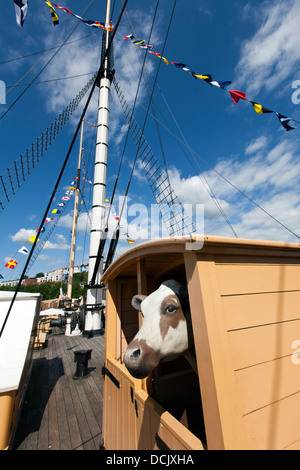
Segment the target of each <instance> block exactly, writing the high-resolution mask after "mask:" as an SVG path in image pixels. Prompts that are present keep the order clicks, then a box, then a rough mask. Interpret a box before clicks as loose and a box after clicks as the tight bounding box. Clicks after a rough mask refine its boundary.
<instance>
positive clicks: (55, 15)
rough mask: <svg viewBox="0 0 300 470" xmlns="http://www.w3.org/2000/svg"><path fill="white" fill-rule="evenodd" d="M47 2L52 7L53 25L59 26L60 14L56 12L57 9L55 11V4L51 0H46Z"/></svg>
mask: <svg viewBox="0 0 300 470" xmlns="http://www.w3.org/2000/svg"><path fill="white" fill-rule="evenodd" d="M45 3H47V5H48V7H49V8H50V12H51V18H52V21H53V26H57V25H58V24H59V19H58V16H57V14H56V11H55V9H54V7H53V5H52V4H51V3H50V2H49V0H45Z"/></svg>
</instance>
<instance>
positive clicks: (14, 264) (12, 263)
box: [5, 259, 18, 269]
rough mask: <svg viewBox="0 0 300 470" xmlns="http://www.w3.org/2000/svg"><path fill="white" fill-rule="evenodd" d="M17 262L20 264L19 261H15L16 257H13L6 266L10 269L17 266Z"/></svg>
mask: <svg viewBox="0 0 300 470" xmlns="http://www.w3.org/2000/svg"><path fill="white" fill-rule="evenodd" d="M17 264H18V262H17V261H15V260H14V259H11V260H10V261H8V263H6V265H5V267H6V268H9V269H15V266H16V265H17Z"/></svg>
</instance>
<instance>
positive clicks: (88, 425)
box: [11, 328, 104, 450]
mask: <svg viewBox="0 0 300 470" xmlns="http://www.w3.org/2000/svg"><path fill="white" fill-rule="evenodd" d="M47 340H48V341H47V346H46V347H45V348H43V349H41V350H39V351H35V352H34V356H33V368H32V373H31V377H30V382H29V386H28V389H27V392H26V396H25V400H24V404H23V408H22V412H21V415H20V419H19V424H18V426H17V429H16V433H15V437H14V441H13V444H12V447H11V448H12V449H14V450H75V449H76V450H98V449H99V447H100V443H101V427H102V393H103V376H102V366H103V363H104V336H100V337H96V338H90V339H87V338H83V337H82V336H74V337H67V336H65V335H64V334H63V331H62V330H59V329H58V328H54V329H53V331H52V334H48V335H47ZM79 349H83V350H87V349H92V355H91V359H90V360H89V362H88V367H89V371H90V376H89V377H86V378H84V379H81V380H73V375H74V373H75V371H76V364H75V362H74V351H76V350H79Z"/></svg>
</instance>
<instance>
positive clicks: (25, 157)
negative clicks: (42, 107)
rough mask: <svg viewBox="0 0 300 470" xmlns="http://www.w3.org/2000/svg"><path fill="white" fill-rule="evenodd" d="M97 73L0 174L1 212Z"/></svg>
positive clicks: (45, 150) (56, 134)
mask: <svg viewBox="0 0 300 470" xmlns="http://www.w3.org/2000/svg"><path fill="white" fill-rule="evenodd" d="M96 77H97V73H95V74H94V76H93V77H92V78H91V79H90V80H89V81H88V83H87V84H86V85H85V86H84V87H83V88H82V90H81V91H80V92H79V93H78V94H77V95H76V96H75V98H74V99H73V100H72V101H71V102H70V104H69V105H68V106H67V107H66V108H65V109H64V111H63V112H62V113H61V114H59V115H58V116H57V117H56V119H55V120H54V121H53V122H52V123H51V124H50V126H48V127H47V129H46V130H45V131H44V132H43V133H42V134H41V136H40V137H38V138H37V139H36V140H35V141H34V142H33V143H32V144H31V145H30V147H28V148H27V149H26V150H25V152H24V153H23V154H22V155H21V156H20V157H19V158H18V159H17V160H15V161H14V162H13V164H12V165H11V166H10V167H9V168H7V171H5V172H4V173H3V175H0V213H1V212H2V211H3V209H4V208H5V207H6V206H7V204H8V203H9V202H10V200H11V199H12V198H13V196H14V195H15V194H16V192H17V191H18V189H20V187H21V186H22V184H23V183H24V181H25V180H26V179H27V177H28V176H29V175H30V173H31V171H32V170H33V169H34V168H35V167H36V165H37V163H39V161H40V160H41V158H42V157H43V155H44V154H45V153H46V152H47V150H48V147H50V145H51V144H52V142H53V141H54V140H55V138H56V137H57V136H58V134H59V133H60V131H61V130H62V128H63V127H64V125H65V124H66V123H67V121H68V119H69V118H70V116H71V115H72V113H73V112H74V111H75V109H76V108H77V106H78V105H79V103H80V102H81V100H82V98H83V97H84V96H85V94H86V92H87V91H88V90H89V88H90V87H91V85H92V83H93V82H94V81H95V79H96Z"/></svg>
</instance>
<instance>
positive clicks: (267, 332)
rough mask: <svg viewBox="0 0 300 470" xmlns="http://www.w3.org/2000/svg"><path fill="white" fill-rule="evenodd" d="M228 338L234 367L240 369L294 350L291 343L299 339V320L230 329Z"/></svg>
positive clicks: (279, 356)
mask: <svg viewBox="0 0 300 470" xmlns="http://www.w3.org/2000/svg"><path fill="white" fill-rule="evenodd" d="M228 339H229V343H230V347H231V351H232V357H233V364H234V369H235V370H237V369H242V368H245V367H249V366H253V365H255V364H260V363H263V362H268V361H272V360H274V359H278V358H281V357H284V356H290V355H291V354H292V353H293V352H295V351H296V349H295V346H293V343H294V341H295V340H299V341H300V320H294V321H289V322H282V323H275V324H274V323H273V324H270V325H263V326H258V327H253V328H245V329H242V330H234V331H230V332H229V333H228ZM298 349H299V347H298Z"/></svg>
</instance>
